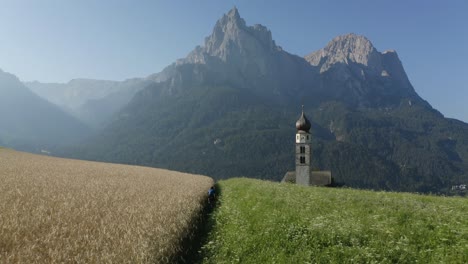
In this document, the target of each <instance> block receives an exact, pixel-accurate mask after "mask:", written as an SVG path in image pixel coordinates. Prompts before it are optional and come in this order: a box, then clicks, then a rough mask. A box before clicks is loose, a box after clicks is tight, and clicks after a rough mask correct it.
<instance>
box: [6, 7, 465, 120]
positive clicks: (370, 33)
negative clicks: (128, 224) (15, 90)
mask: <svg viewBox="0 0 468 264" xmlns="http://www.w3.org/2000/svg"><path fill="white" fill-rule="evenodd" d="M234 5H235V6H237V8H238V9H239V13H240V15H241V17H243V18H244V19H245V20H246V22H247V24H248V25H252V24H257V23H259V24H263V25H265V26H266V27H268V28H269V29H270V30H271V31H272V34H273V39H274V40H275V41H276V43H277V44H278V45H280V46H282V47H283V49H285V50H286V51H288V52H290V53H293V54H297V55H300V56H304V55H306V54H309V53H311V52H313V51H315V50H317V49H320V48H322V47H324V46H325V45H326V44H327V43H328V42H329V41H330V40H331V39H332V38H333V37H335V36H338V35H341V34H346V33H350V32H353V33H357V34H360V35H364V36H366V37H368V38H369V39H370V40H371V41H372V43H373V44H374V46H375V47H376V48H377V50H379V51H384V50H387V49H394V50H396V51H397V53H398V55H399V56H400V59H401V60H402V62H403V66H404V67H405V69H406V72H407V74H408V76H409V78H410V80H411V82H412V84H413V86H414V87H415V89H416V91H417V92H418V93H419V94H420V95H421V97H423V98H424V99H426V100H427V101H429V103H431V104H432V106H434V107H435V108H436V109H438V110H439V111H441V112H442V113H443V114H444V115H445V116H447V117H454V118H457V119H461V120H463V121H465V122H468V107H466V103H467V102H468V1H465V0H459V1H452V0H446V1H442V0H440V1H435V0H432V1H431V0H421V1H416V0H414V1H408V0H406V1H398V0H393V1H390V0H387V1H383V0H382V1H380V0H367V1H364V0H353V1H349V0H341V1H337V0H336V1H335V0H323V1H313V0H308V1H306V0H305V1H299V0H296V1H285V0H278V1H276V0H275V1H272V0H245V1H230V0H185V1H182V0H167V1H157V0H154V1H143V0H128V1H118V0H74V1H72V0H55V1H54V0H30V1H24V0H8V1H7V0H0V69H3V70H4V71H7V72H10V73H13V74H15V75H17V76H18V77H19V78H20V79H21V80H23V81H31V80H38V81H41V82H67V81H69V80H70V79H73V78H95V79H110V80H123V79H126V78H131V77H144V76H147V75H149V74H151V73H155V72H159V71H160V70H162V69H163V68H164V67H165V66H167V65H169V64H170V63H172V62H174V61H175V60H176V59H177V58H182V57H185V56H186V55H187V54H188V53H189V52H190V51H191V50H192V49H193V48H194V47H195V46H196V45H201V44H203V41H204V38H205V37H206V36H208V35H209V34H210V33H211V30H212V29H213V26H214V24H215V22H216V21H217V20H218V19H219V18H220V17H221V16H222V15H223V13H226V12H228V11H229V10H230V9H231V8H232V7H233V6H234Z"/></svg>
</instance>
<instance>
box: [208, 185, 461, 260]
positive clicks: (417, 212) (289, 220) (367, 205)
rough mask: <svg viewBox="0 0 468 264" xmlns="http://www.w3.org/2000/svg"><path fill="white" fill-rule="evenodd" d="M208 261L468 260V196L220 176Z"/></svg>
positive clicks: (209, 238)
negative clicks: (308, 184) (427, 194)
mask: <svg viewBox="0 0 468 264" xmlns="http://www.w3.org/2000/svg"><path fill="white" fill-rule="evenodd" d="M218 185H219V186H218V189H220V191H221V195H220V199H219V207H218V208H217V209H216V211H215V212H214V214H212V215H211V218H210V222H209V223H211V228H212V230H211V232H210V233H209V235H208V237H207V238H206V243H205V245H204V246H203V250H202V256H201V257H202V262H203V263H467V262H468V254H466V253H467V252H468V251H467V250H468V249H467V243H468V219H467V218H466V211H467V210H468V203H467V199H466V198H453V197H451V198H447V197H436V196H424V195H415V194H405V193H387V192H371V191H363V190H352V189H340V188H337V189H335V188H319V187H303V186H298V185H292V184H279V183H272V182H268V181H260V180H252V179H240V178H236V179H230V180H226V181H220V182H219V184H218Z"/></svg>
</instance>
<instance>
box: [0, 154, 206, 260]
mask: <svg viewBox="0 0 468 264" xmlns="http://www.w3.org/2000/svg"><path fill="white" fill-rule="evenodd" d="M212 184H213V181H212V179H211V178H208V177H205V176H197V175H190V174H184V173H178V172H173V171H167V170H161V169H154V168H145V167H137V166H126V165H118V164H106V163H97V162H87V161H78V160H68V159H59V158H52V157H47V156H39V155H33V154H27V153H22V152H16V151H13V150H8V149H1V150H0V263H164V262H172V261H173V260H174V258H173V257H174V256H176V255H177V254H180V253H181V252H182V251H183V250H184V248H183V245H182V244H183V240H184V238H185V237H187V236H190V235H192V232H193V230H194V229H195V225H196V222H197V221H195V220H194V219H197V217H199V216H200V213H201V211H202V208H203V206H204V203H205V202H206V191H207V190H208V188H209V187H210V186H211V185H212Z"/></svg>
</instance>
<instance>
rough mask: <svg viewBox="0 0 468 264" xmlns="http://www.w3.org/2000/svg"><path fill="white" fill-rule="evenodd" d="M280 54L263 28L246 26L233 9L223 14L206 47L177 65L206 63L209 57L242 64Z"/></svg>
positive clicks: (269, 34) (268, 33)
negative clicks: (271, 54)
mask: <svg viewBox="0 0 468 264" xmlns="http://www.w3.org/2000/svg"><path fill="white" fill-rule="evenodd" d="M276 50H279V48H278V47H277V46H276V44H275V42H274V41H273V39H272V36H271V32H270V30H268V29H267V28H266V27H264V26H262V25H258V24H257V25H253V26H247V25H246V23H245V20H244V19H242V18H241V16H240V14H239V11H238V10H237V8H236V7H234V8H233V9H231V10H230V11H229V12H228V13H226V14H224V15H223V16H222V17H221V18H220V19H219V20H218V21H217V22H216V25H215V27H214V28H213V33H212V34H211V35H210V36H208V37H207V38H205V45H204V46H202V47H197V48H196V49H195V50H194V51H192V52H191V53H190V54H189V56H188V57H187V58H186V59H184V60H181V61H179V63H186V62H189V63H206V62H207V60H209V58H208V57H210V56H211V57H216V58H219V59H221V60H222V61H225V62H227V61H230V62H234V63H235V64H239V63H240V64H244V63H245V61H246V60H248V59H251V58H252V57H262V55H265V54H266V53H269V52H274V51H276Z"/></svg>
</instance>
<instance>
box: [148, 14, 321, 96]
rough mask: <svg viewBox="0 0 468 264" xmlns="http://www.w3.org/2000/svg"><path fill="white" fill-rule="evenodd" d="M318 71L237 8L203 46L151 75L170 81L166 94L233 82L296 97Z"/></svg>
mask: <svg viewBox="0 0 468 264" xmlns="http://www.w3.org/2000/svg"><path fill="white" fill-rule="evenodd" d="M317 74H318V72H316V71H315V70H314V67H312V66H311V65H310V64H309V63H307V61H305V60H304V59H303V58H301V57H298V56H295V55H291V54H289V53H287V52H285V51H283V50H282V49H281V48H280V47H279V46H277V45H276V44H275V41H274V40H273V39H272V34H271V32H270V31H269V30H268V29H267V28H266V27H264V26H262V25H258V24H257V25H253V26H247V25H246V23H245V21H244V19H242V18H241V17H240V15H239V12H238V10H237V9H236V8H233V9H232V10H231V11H229V12H228V13H227V14H224V15H223V17H222V18H221V19H219V20H218V21H217V23H216V25H215V27H214V29H213V32H212V34H211V35H210V36H208V37H206V39H205V44H204V45H203V46H198V47H196V48H195V49H194V50H193V51H192V52H191V53H190V54H189V55H188V56H187V57H186V58H183V59H179V60H177V61H176V62H175V63H174V64H172V65H170V66H168V67H166V68H165V69H164V70H163V71H162V72H161V73H158V74H154V75H151V76H149V77H148V78H149V79H151V80H154V81H156V82H166V88H165V89H163V94H175V93H177V92H180V91H181V90H184V89H186V88H187V87H194V86H197V85H224V84H229V85H231V86H234V87H236V88H241V89H249V90H250V91H252V92H253V93H255V94H258V95H261V96H270V97H275V96H276V97H277V98H279V97H280V96H293V95H294V96H297V94H295V93H296V92H297V91H301V90H302V91H304V90H305V89H304V88H305V87H310V86H311V83H312V79H313V77H314V76H316V75H317Z"/></svg>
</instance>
